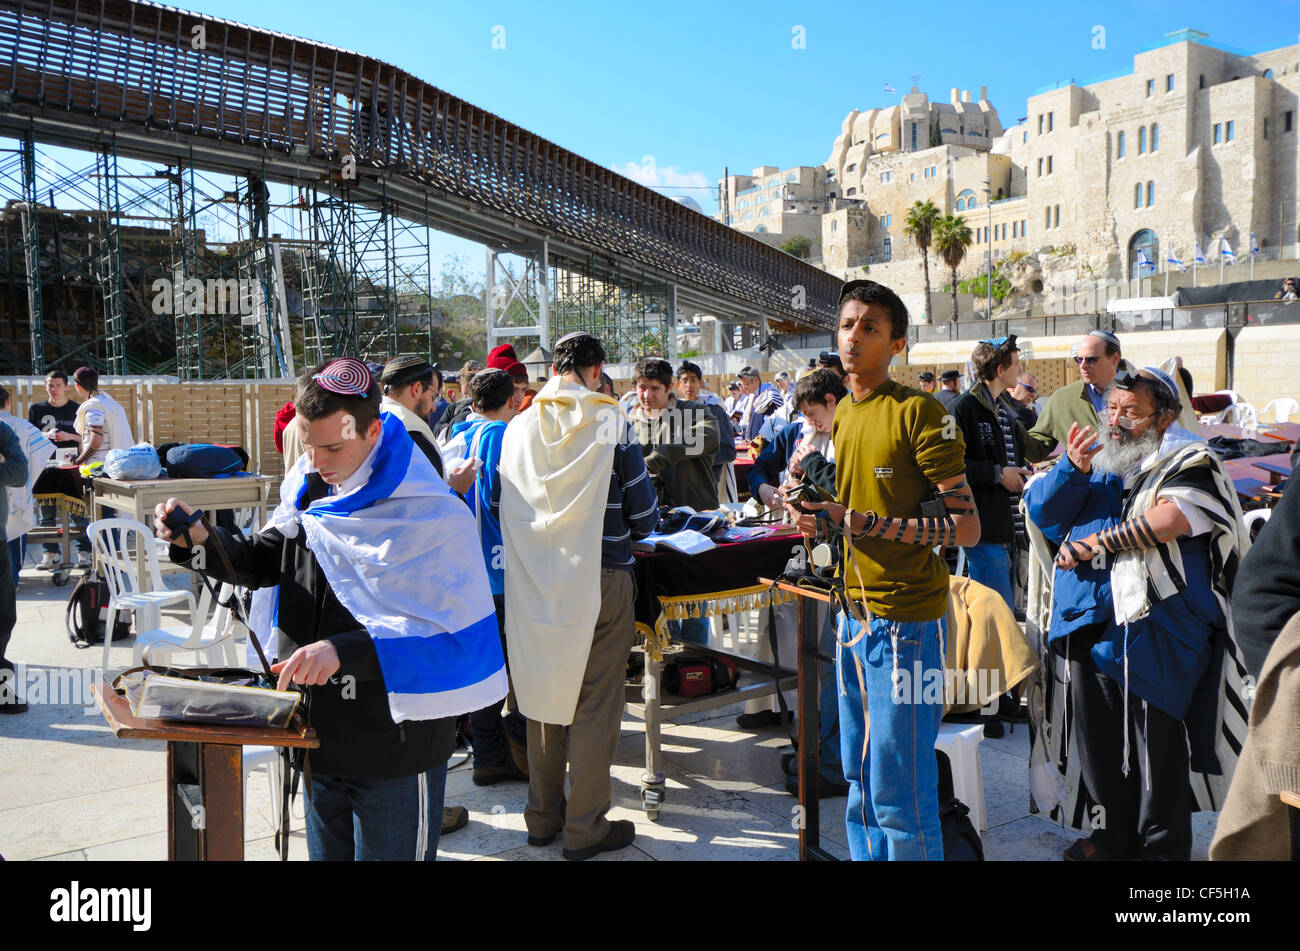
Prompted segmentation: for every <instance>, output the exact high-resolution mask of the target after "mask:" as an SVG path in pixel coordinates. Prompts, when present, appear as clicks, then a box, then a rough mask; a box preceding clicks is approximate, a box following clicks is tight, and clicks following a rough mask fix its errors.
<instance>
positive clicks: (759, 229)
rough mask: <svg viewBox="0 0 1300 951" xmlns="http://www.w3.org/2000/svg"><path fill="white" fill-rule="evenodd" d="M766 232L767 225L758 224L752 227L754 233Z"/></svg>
mask: <svg viewBox="0 0 1300 951" xmlns="http://www.w3.org/2000/svg"><path fill="white" fill-rule="evenodd" d="M766 233H767V225H759V226H758V227H757V228H755V229H754V234H766Z"/></svg>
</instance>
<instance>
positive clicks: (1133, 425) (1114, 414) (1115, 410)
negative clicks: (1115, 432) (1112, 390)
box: [1106, 406, 1156, 432]
mask: <svg viewBox="0 0 1300 951" xmlns="http://www.w3.org/2000/svg"><path fill="white" fill-rule="evenodd" d="M1120 412H1121V411H1120V408H1119V407H1118V406H1108V407H1106V418H1107V419H1113V420H1114V421H1115V425H1116V426H1118V427H1119V428H1120V429H1126V430H1128V431H1130V432H1132V431H1133V430H1134V429H1137V428H1138V426H1139V425H1141V424H1142V422H1143V421H1145V420H1148V419H1150V418H1151V417H1152V416H1154V415H1156V414H1155V413H1147V414H1146V415H1145V416H1139V417H1138V418H1137V419H1134V418H1133V417H1131V416H1121V415H1119V413H1120Z"/></svg>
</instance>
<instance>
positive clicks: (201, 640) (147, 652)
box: [133, 584, 239, 667]
mask: <svg viewBox="0 0 1300 951" xmlns="http://www.w3.org/2000/svg"><path fill="white" fill-rule="evenodd" d="M234 592H235V589H234V587H233V586H232V585H229V584H223V585H222V586H221V588H220V589H219V590H218V592H217V606H216V608H217V609H216V611H215V612H214V613H213V615H212V619H211V620H208V609H209V608H210V607H211V606H212V595H211V594H210V593H209V592H208V589H207V587H206V586H205V587H204V589H203V594H202V595H201V596H200V597H199V607H198V610H197V611H195V612H194V616H193V623H192V624H191V626H190V627H189V628H188V629H186V628H183V627H174V626H173V627H160V628H154V629H152V630H148V631H141V632H140V633H139V634H137V635H136V638H135V651H134V656H133V662H134V666H137V667H138V666H139V665H140V664H143V663H146V662H147V663H154V662H155V658H154V657H153V656H152V649H153V648H162V649H164V650H165V651H166V652H167V653H168V654H171V653H173V652H175V651H196V652H202V651H206V652H207V655H208V663H209V664H210V665H211V666H213V667H237V666H239V653H238V651H237V649H236V647H235V625H234V618H233V617H232V616H231V611H230V608H228V607H226V606H225V604H228V603H229V602H230V599H231V598H232V597H234ZM223 602H225V604H223Z"/></svg>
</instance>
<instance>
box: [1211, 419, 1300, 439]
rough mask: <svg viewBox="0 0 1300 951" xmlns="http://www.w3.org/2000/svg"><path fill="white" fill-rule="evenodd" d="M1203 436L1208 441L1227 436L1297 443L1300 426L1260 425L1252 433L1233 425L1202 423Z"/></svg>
mask: <svg viewBox="0 0 1300 951" xmlns="http://www.w3.org/2000/svg"><path fill="white" fill-rule="evenodd" d="M1201 436H1202V437H1203V438H1204V439H1206V440H1207V441H1208V440H1210V439H1213V438H1214V437H1215V436H1227V437H1228V438H1229V439H1256V440H1259V441H1260V442H1295V441H1297V440H1300V424H1297V423H1260V424H1259V427H1258V429H1256V431H1255V432H1253V433H1250V432H1247V431H1246V430H1244V429H1242V428H1241V427H1240V426H1234V425H1232V424H1231V423H1201Z"/></svg>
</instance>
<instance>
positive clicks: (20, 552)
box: [0, 386, 54, 587]
mask: <svg viewBox="0 0 1300 951" xmlns="http://www.w3.org/2000/svg"><path fill="white" fill-rule="evenodd" d="M9 409H10V406H9V391H8V390H6V389H5V388H4V387H2V386H0V423H4V424H5V425H6V426H8V427H9V428H10V429H12V430H13V431H14V435H16V436H17V437H18V443H19V445H21V446H22V450H23V455H24V456H26V457H27V482H26V483H25V484H23V485H18V486H13V487H12V488H7V489H0V492H3V493H6V494H7V495H8V497H9V517H8V520H7V521H5V522H3V523H0V533H2V534H3V535H4V537H5V538H6V539H7V540H8V542H9V559H10V562H11V563H12V565H13V577H14V586H15V587H17V585H18V571H19V569H20V568H22V564H23V556H24V554H25V553H26V551H27V533H28V532H30V531H31V530H32V529H33V528H34V527H35V526H36V501H35V499H33V498H32V486H33V485H35V484H36V477H37V476H39V475H40V474H41V470H42V469H44V468H45V463H47V462H49V460H50V457H51V456H52V455H54V444H53V443H52V442H50V440H48V439H47V438H45V434H44V433H42V432H41V431H40V430H39V429H37V428H36V427H35V426H33V425H32V424H31V423H29V422H27V420H25V419H18V418H17V417H15V416H14V415H13V414H12V413H11V412H10V411H9Z"/></svg>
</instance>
